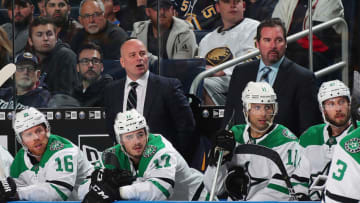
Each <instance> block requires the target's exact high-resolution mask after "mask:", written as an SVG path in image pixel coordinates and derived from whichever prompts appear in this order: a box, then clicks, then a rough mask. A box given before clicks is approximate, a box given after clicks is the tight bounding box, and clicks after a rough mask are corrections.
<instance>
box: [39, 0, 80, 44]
mask: <svg viewBox="0 0 360 203" xmlns="http://www.w3.org/2000/svg"><path fill="white" fill-rule="evenodd" d="M70 11H71V6H70V4H69V0H45V12H46V15H47V17H49V18H52V19H53V21H54V23H55V25H56V36H57V38H58V39H61V41H62V42H66V43H68V44H70V42H71V39H72V38H73V37H74V35H75V34H76V33H77V32H78V31H79V30H80V29H82V28H83V26H82V25H81V24H80V23H79V22H77V21H76V20H74V19H72V18H71V17H70Z"/></svg>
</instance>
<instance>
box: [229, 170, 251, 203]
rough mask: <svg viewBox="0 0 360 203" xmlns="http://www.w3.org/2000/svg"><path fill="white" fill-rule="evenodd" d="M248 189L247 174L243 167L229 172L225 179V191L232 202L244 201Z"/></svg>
mask: <svg viewBox="0 0 360 203" xmlns="http://www.w3.org/2000/svg"><path fill="white" fill-rule="evenodd" d="M249 188H250V177H249V174H248V173H247V172H246V171H245V170H244V168H243V167H241V166H239V167H235V168H233V169H231V170H229V173H228V175H227V176H226V178H225V189H226V192H227V193H228V194H229V196H230V198H231V199H232V200H233V201H239V200H245V198H246V196H247V194H248V192H249Z"/></svg>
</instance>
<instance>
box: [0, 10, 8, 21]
mask: <svg viewBox="0 0 360 203" xmlns="http://www.w3.org/2000/svg"><path fill="white" fill-rule="evenodd" d="M8 22H10V19H9V16H8V13H7V9H5V8H1V9H0V25H2V24H4V23H8Z"/></svg>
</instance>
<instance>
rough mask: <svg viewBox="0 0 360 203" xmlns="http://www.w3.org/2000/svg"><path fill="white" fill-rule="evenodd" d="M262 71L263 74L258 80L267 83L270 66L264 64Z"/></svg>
mask: <svg viewBox="0 0 360 203" xmlns="http://www.w3.org/2000/svg"><path fill="white" fill-rule="evenodd" d="M262 72H263V74H262V75H261V77H260V82H267V83H269V74H270V72H271V68H270V67H267V66H265V67H264V68H263V69H262Z"/></svg>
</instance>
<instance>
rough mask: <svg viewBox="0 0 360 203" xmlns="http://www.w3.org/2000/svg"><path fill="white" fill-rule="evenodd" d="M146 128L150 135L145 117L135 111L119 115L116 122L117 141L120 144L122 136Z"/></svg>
mask: <svg viewBox="0 0 360 203" xmlns="http://www.w3.org/2000/svg"><path fill="white" fill-rule="evenodd" d="M143 128H145V131H146V134H147V135H148V126H147V124H146V120H145V118H144V116H142V115H141V114H139V113H138V112H137V111H136V110H135V109H131V110H130V111H125V112H123V113H121V112H120V113H118V114H117V116H116V119H115V122H114V131H115V138H116V141H117V142H118V143H119V144H120V141H121V135H122V134H125V133H129V132H133V131H136V130H139V129H143Z"/></svg>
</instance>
